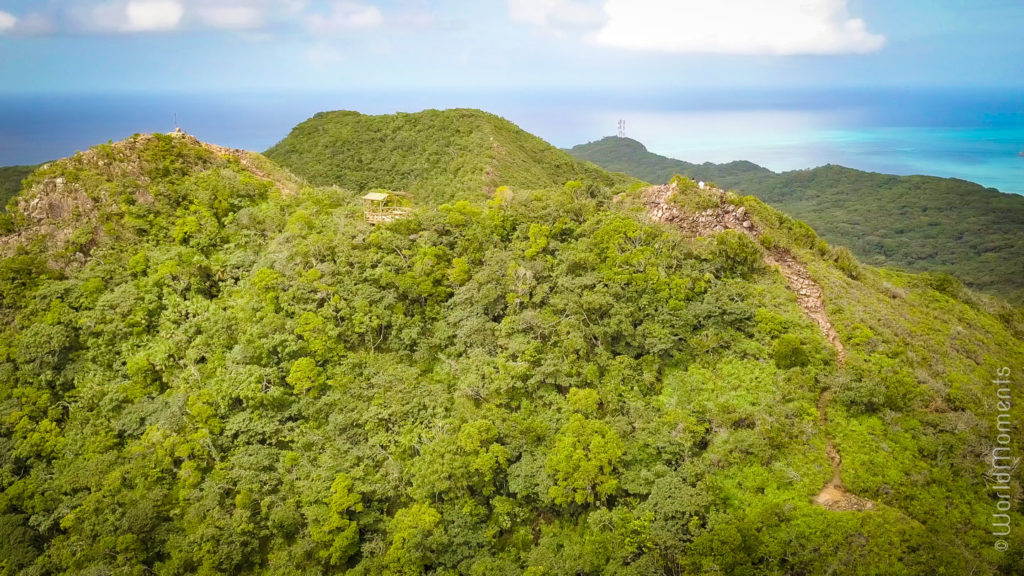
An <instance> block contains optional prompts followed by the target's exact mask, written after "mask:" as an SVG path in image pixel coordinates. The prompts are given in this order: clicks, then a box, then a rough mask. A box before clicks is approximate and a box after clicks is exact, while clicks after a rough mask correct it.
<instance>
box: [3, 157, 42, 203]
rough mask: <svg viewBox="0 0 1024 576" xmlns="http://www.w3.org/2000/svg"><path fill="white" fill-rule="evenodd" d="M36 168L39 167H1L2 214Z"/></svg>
mask: <svg viewBox="0 0 1024 576" xmlns="http://www.w3.org/2000/svg"><path fill="white" fill-rule="evenodd" d="M36 168H37V166H3V167H0V212H3V211H4V208H5V207H6V206H7V203H8V202H10V200H11V198H14V196H15V195H16V194H17V193H18V191H19V190H21V181H22V180H24V179H25V178H26V177H27V176H28V175H29V174H31V173H32V171H33V170H35V169H36Z"/></svg>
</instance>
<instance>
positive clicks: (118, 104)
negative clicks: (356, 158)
mask: <svg viewBox="0 0 1024 576" xmlns="http://www.w3.org/2000/svg"><path fill="white" fill-rule="evenodd" d="M453 107H472V108H483V109H486V110H488V111H491V112H494V113H496V114H499V115H501V116H504V117H506V118H508V119H509V120H512V121H513V122H515V123H517V124H519V125H520V126H522V127H523V128H524V129H526V130H528V131H530V132H533V133H534V134H537V135H539V136H541V137H542V138H544V139H546V140H548V141H549V142H551V143H553V144H555V145H557V146H560V147H570V146H573V145H575V144H580V143H583V142H587V141H591V140H596V139H598V138H601V137H603V136H607V135H610V134H613V133H614V132H615V129H616V125H617V123H618V121H619V120H620V119H624V120H626V123H627V134H628V135H629V136H630V137H633V138H636V139H637V140H640V141H641V142H644V143H645V144H646V145H647V147H648V148H649V149H650V150H651V151H653V152H657V153H659V154H663V155H666V156H671V157H674V158H680V159H683V160H687V161H690V162H705V161H711V162H727V161H730V160H750V161H752V162H756V163H758V164H761V165H763V166H766V167H768V168H771V169H773V170H779V171H781V170H794V169H801V168H810V167H814V166H820V165H823V164H842V165H844V166H849V167H852V168H858V169H861V170H869V171H876V172H885V173H892V174H928V175H935V176H945V177H955V178H962V179H965V180H971V181H974V182H978V183H980V184H983V185H985V186H989V187H993V188H998V189H999V190H1002V191H1004V192H1011V193H1016V194H1024V156H1021V155H1020V153H1021V152H1024V94H1022V93H1021V91H1009V90H980V89H979V90H938V89H930V90H914V91H899V90H844V91H834V90H833V91H820V90H819V91H799V92H793V91H789V92H758V91H742V90H740V91H723V92H693V93H662V92H658V91H657V90H644V89H642V88H639V89H636V90H634V91H632V92H630V93H617V92H615V91H609V92H601V93H594V92H591V93H558V92H547V93H530V94H516V93H507V92H490V93H472V94H467V93H445V92H433V93H403V92H392V93H348V94H283V93H282V94H222V95H203V96H197V95H190V94H170V95H169V94H160V95H156V94H145V93H134V94H113V95H109V94H89V95H82V94H66V95H52V94H51V95H45V96H29V95H17V96H0V165H12V164H35V163H39V162H43V161H46V160H51V159H55V158H60V157H64V156H68V155H70V154H73V153H74V152H75V151H77V150H82V149H85V148H88V147H89V146H91V145H94V144H97V143H100V142H106V141H108V140H119V139H121V138H124V137H126V136H130V135H131V134H134V133H137V132H153V131H161V132H168V131H170V130H172V129H173V128H174V119H175V116H177V119H178V122H179V124H180V125H181V126H182V127H183V128H184V129H185V130H187V131H188V132H190V133H192V134H195V135H196V136H198V137H199V138H201V139H203V140H206V141H210V142H214V143H216V144H220V145H223V146H231V147H236V148H245V149H250V150H256V151H262V150H265V149H266V148H268V147H270V146H271V145H273V144H274V143H275V142H277V141H278V140H280V139H281V138H283V137H284V136H285V135H286V134H287V133H288V131H289V129H290V128H291V127H292V126H294V125H295V124H297V123H298V122H301V121H302V120H304V119H306V118H308V117H309V116H311V115H312V114H314V113H316V112H318V111H321V110H339V109H348V110H359V111H361V112H365V113H373V114H380V113H391V112H396V111H405V112H413V111H417V110H421V109H424V108H453Z"/></svg>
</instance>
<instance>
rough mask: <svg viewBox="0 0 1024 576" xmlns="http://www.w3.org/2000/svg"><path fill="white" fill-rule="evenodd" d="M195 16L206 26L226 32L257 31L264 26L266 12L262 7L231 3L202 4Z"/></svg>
mask: <svg viewBox="0 0 1024 576" xmlns="http://www.w3.org/2000/svg"><path fill="white" fill-rule="evenodd" d="M194 11H195V16H196V18H197V19H198V20H199V22H200V23H202V24H203V25H204V26H209V27H210V28H221V29H226V30H255V29H257V28H262V27H263V24H264V12H263V8H262V7H260V6H256V5H253V4H251V3H249V4H243V3H235V2H229V3H225V4H214V3H207V2H204V3H201V4H198V5H197V6H196V7H195V8H194Z"/></svg>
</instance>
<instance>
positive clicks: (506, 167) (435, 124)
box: [266, 110, 627, 203]
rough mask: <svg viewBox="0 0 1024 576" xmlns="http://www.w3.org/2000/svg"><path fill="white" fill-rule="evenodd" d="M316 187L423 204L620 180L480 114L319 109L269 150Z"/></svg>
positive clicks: (497, 119)
mask: <svg viewBox="0 0 1024 576" xmlns="http://www.w3.org/2000/svg"><path fill="white" fill-rule="evenodd" d="M266 154H267V156H268V157H269V158H271V159H272V160H274V161H276V162H278V163H280V164H281V165H282V166H285V167H286V168H289V169H290V170H291V171H292V172H294V173H296V174H298V175H299V176H302V177H304V178H306V179H308V180H309V181H310V182H312V183H313V184H317V185H338V186H341V187H343V188H348V189H351V190H356V191H365V190H369V189H374V188H385V189H390V190H403V191H407V192H411V193H413V194H414V195H416V196H418V197H419V200H420V201H424V200H425V201H426V202H427V203H441V202H445V201H448V200H451V199H453V198H480V197H483V196H484V195H485V193H489V192H493V191H494V189H495V188H497V187H499V186H510V187H514V188H521V189H537V188H543V187H547V186H561V185H562V184H564V183H565V182H566V181H567V180H589V181H599V182H601V183H603V184H613V183H621V182H624V181H626V180H627V179H625V178H622V177H618V176H611V175H609V174H608V173H607V172H605V171H603V170H599V169H597V168H596V167H594V166H591V165H588V164H586V163H582V162H579V161H578V160H576V159H574V158H572V157H571V156H569V155H568V154H566V153H565V152H563V151H561V150H558V149H557V148H554V147H553V146H551V145H550V144H548V143H546V142H544V141H543V140H541V139H540V138H537V137H536V136H533V135H532V134H528V133H526V132H524V131H522V130H520V129H519V128H518V127H517V126H515V125H514V124H512V123H511V122H508V121H507V120H504V119H502V118H499V117H497V116H494V115H492V114H487V113H485V112H481V111H479V110H445V111H438V110H428V111H425V112H420V113H416V114H396V115H389V116H365V115H362V114H359V113H356V112H324V113H320V114H317V115H316V116H314V117H313V118H310V119H309V120H307V121H306V122H303V123H302V124H299V125H298V126H296V127H295V129H294V130H292V132H291V134H289V135H288V137H287V138H285V139H284V140H282V141H281V142H280V143H278V144H277V145H275V146H274V147H272V148H271V149H270V150H268V151H267V152H266Z"/></svg>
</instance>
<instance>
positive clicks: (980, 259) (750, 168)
mask: <svg viewBox="0 0 1024 576" xmlns="http://www.w3.org/2000/svg"><path fill="white" fill-rule="evenodd" d="M569 152H570V154H572V155H573V156H576V157H577V158H580V159H582V160H587V161H590V162H594V163H595V164H598V165H600V166H604V167H605V168H607V169H609V170H616V171H621V172H625V173H627V174H630V175H632V176H636V177H637V178H641V179H643V180H645V181H648V182H654V183H664V182H667V181H668V179H669V178H671V176H672V174H676V173H679V174H683V175H686V176H689V177H691V178H694V179H698V180H705V181H714V182H716V183H717V184H718V185H720V186H722V187H725V188H729V189H734V190H737V191H739V192H741V193H744V194H751V195H754V196H757V197H758V198H760V199H761V200H763V201H765V202H768V203H769V204H771V205H773V206H775V207H777V208H779V209H780V210H782V211H784V212H786V213H788V214H790V215H792V216H794V217H796V218H798V219H800V220H803V221H805V222H807V223H808V224H810V225H811V226H812V227H813V228H814V229H815V230H816V231H817V232H818V233H819V234H821V235H822V236H823V237H824V238H825V239H826V240H828V241H829V242H833V243H836V244H842V245H844V246H847V247H849V248H850V249H851V250H852V251H853V252H854V253H855V254H856V255H857V256H858V257H859V258H860V259H862V260H863V261H865V262H867V263H869V264H872V265H875V266H889V267H899V268H905V269H908V270H914V271H941V272H947V273H950V274H953V275H955V276H958V277H959V278H961V279H963V280H964V282H966V283H967V284H968V285H969V286H971V287H973V288H976V289H979V290H984V291H988V292H993V293H997V294H1000V295H1002V296H1004V297H1006V298H1008V299H1010V300H1011V301H1013V302H1015V303H1016V304H1022V303H1024V258H1021V254H1024V197H1022V196H1018V195H1014V194H1002V193H1000V192H998V191H996V190H993V189H989V188H984V187H982V186H979V185H978V184H974V183H971V182H966V181H964V180H956V179H949V178H934V177H929V176H890V175H885V174H876V173H869V172H862V171H859V170H852V169H849V168H843V167H841V166H823V167H820V168H815V169H813V170H798V171H793V172H784V173H782V174H776V173H775V172H772V171H770V170H768V169H766V168H762V167H760V166H757V165H756V164H752V163H750V162H731V163H729V164H700V165H697V164H691V163H689V162H683V161H680V160H673V159H671V158H666V157H664V156H659V155H657V154H653V153H651V152H649V151H648V150H647V149H646V148H645V147H644V146H643V144H641V143H639V142H637V141H635V140H630V139H620V138H614V137H612V138H605V139H603V140H599V141H597V142H592V143H590V144H584V145H580V146H576V147H575V148H573V149H572V150H570V151H569Z"/></svg>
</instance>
